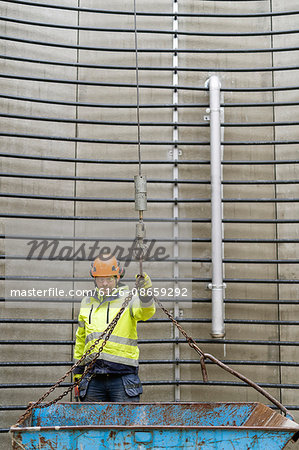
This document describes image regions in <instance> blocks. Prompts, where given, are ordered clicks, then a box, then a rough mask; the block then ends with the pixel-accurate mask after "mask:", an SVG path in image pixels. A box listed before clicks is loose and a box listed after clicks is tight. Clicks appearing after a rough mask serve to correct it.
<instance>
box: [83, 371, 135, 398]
mask: <svg viewBox="0 0 299 450" xmlns="http://www.w3.org/2000/svg"><path fill="white" fill-rule="evenodd" d="M139 398H140V395H136V396H132V397H130V396H129V395H128V394H127V393H126V391H125V388H124V384H123V381H122V376H121V375H114V374H105V375H95V376H93V377H92V378H91V380H90V382H89V385H88V388H87V392H86V395H85V397H84V399H83V400H82V401H83V402H139Z"/></svg>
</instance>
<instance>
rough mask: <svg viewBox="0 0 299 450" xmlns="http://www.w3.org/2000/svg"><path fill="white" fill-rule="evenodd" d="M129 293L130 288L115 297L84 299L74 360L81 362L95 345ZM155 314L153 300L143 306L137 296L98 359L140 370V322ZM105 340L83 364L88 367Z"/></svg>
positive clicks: (118, 291) (120, 289) (117, 292)
mask: <svg viewBox="0 0 299 450" xmlns="http://www.w3.org/2000/svg"><path fill="white" fill-rule="evenodd" d="M128 293H129V288H128V286H124V287H121V288H118V289H117V290H116V292H115V295H114V296H113V297H108V298H107V297H106V298H103V297H101V296H97V295H95V296H94V297H84V298H83V300H82V303H81V308H80V313H79V317H78V330H77V333H76V344H75V349H74V359H75V360H78V359H80V358H81V357H82V355H83V354H84V353H85V352H86V351H87V350H88V349H89V348H90V347H91V346H92V345H93V344H94V342H95V340H96V339H98V338H99V337H100V335H101V333H102V332H103V331H104V330H105V329H106V328H107V325H108V324H109V323H110V322H111V320H112V319H113V318H114V317H115V316H116V314H117V313H118V311H119V310H120V308H121V305H122V304H123V302H124V300H125V298H126V297H127V295H128ZM154 313H155V305H154V302H153V300H150V301H149V302H142V301H141V300H140V299H139V297H138V296H137V295H135V296H133V298H132V300H131V302H130V303H129V305H128V306H127V308H126V309H125V311H124V312H123V313H122V315H121V317H120V319H119V321H118V322H117V325H116V326H115V328H114V330H113V332H112V334H111V336H110V338H109V340H108V341H107V343H106V345H105V347H104V349H103V351H102V352H101V353H100V356H99V359H103V360H105V361H109V362H113V363H118V364H127V365H129V366H134V367H138V358H139V349H138V346H137V322H138V321H139V320H143V321H145V320H148V319H149V318H151V317H152V316H153V315H154ZM102 342H103V340H100V342H99V344H98V345H97V346H96V347H95V349H94V350H92V353H91V354H90V355H88V356H87V357H86V358H85V360H83V362H82V365H86V364H87V363H88V362H89V361H90V360H91V359H92V358H93V356H94V354H95V353H97V351H98V350H99V348H100V346H101V344H102Z"/></svg>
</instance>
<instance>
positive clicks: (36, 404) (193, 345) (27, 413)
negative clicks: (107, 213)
mask: <svg viewBox="0 0 299 450" xmlns="http://www.w3.org/2000/svg"><path fill="white" fill-rule="evenodd" d="M138 281H139V279H137V281H136V287H137V288H138ZM132 297H133V292H132V291H131V292H130V293H129V295H128V296H127V297H126V299H125V300H124V302H123V304H122V306H121V308H120V310H119V312H118V313H117V315H116V316H115V317H114V318H113V320H112V321H111V322H110V323H109V325H108V326H107V328H106V329H105V330H104V331H103V333H102V334H101V336H100V337H99V338H98V339H97V340H96V341H95V342H94V344H93V345H92V346H91V347H90V348H89V349H88V350H87V352H86V353H85V354H84V355H83V356H82V357H81V358H80V359H79V360H78V361H77V362H76V363H75V364H74V365H73V366H72V367H71V368H70V369H69V370H68V371H67V372H66V373H65V374H64V375H63V376H62V377H61V378H60V379H59V380H58V381H57V382H56V383H55V384H54V385H53V386H52V387H51V388H50V389H49V390H48V391H47V392H45V394H44V395H43V396H42V397H41V398H40V399H39V400H37V401H36V402H33V403H31V404H30V406H29V407H28V408H27V409H26V411H25V413H24V414H23V415H22V416H21V417H20V418H19V420H18V421H17V423H16V425H20V424H22V423H23V422H24V421H25V420H26V419H27V417H29V416H30V414H31V412H32V410H33V409H34V408H45V407H47V406H50V405H53V404H54V403H56V402H58V401H59V400H61V399H62V398H63V397H65V396H66V395H67V394H68V393H69V392H70V391H71V390H72V389H73V388H74V387H75V386H78V385H79V383H80V380H77V381H75V382H74V383H72V384H71V386H69V387H68V388H67V389H66V390H65V391H64V392H63V393H62V394H61V395H59V396H58V397H56V398H55V399H54V400H51V401H50V402H48V403H45V404H43V405H41V402H42V401H43V400H44V399H45V398H46V397H48V396H49V395H50V394H51V393H52V392H53V391H54V390H55V389H56V388H57V387H59V386H60V385H61V383H62V382H63V381H64V380H65V379H66V378H67V376H69V375H70V374H71V373H72V371H73V370H74V369H75V368H76V367H77V366H79V365H80V364H81V362H82V361H83V360H85V359H86V357H87V356H88V355H89V354H90V353H91V352H92V350H94V348H95V347H96V346H97V345H98V344H99V342H100V341H101V340H102V339H103V337H104V336H105V338H104V340H103V342H102V344H101V347H100V348H99V350H98V351H97V353H95V354H94V355H93V357H92V360H91V361H90V362H89V363H88V365H87V366H86V367H85V371H84V375H86V374H87V373H89V372H90V371H91V369H92V367H93V365H94V363H95V361H96V359H97V358H98V357H99V355H100V353H101V352H102V351H103V348H104V347H105V345H106V343H107V341H108V340H109V338H110V336H111V334H112V332H113V330H114V328H115V326H116V324H117V322H118V320H119V318H120V316H121V315H122V313H123V312H124V310H125V309H126V307H127V306H128V304H129V302H130V301H131V300H132ZM153 299H154V300H155V302H156V303H157V305H158V306H159V307H160V308H161V309H162V311H163V312H164V313H165V314H166V315H167V317H168V318H169V319H170V321H171V322H172V323H173V324H174V325H175V326H176V327H177V328H178V330H179V331H180V332H181V333H182V335H183V336H184V337H185V339H186V341H187V343H188V345H189V346H190V347H191V348H193V349H194V350H195V351H196V352H197V353H198V354H199V356H200V365H201V371H202V377H203V381H204V382H207V381H208V376H207V370H206V365H205V360H206V359H209V360H210V361H212V362H213V363H215V364H216V365H218V366H219V367H221V368H222V369H224V370H225V371H227V372H229V373H230V374H232V375H234V376H235V377H237V378H239V379H240V380H242V381H244V382H245V383H246V384H248V385H249V386H251V387H253V388H254V389H255V390H257V391H258V392H259V393H260V394H262V395H263V396H264V397H266V398H267V399H268V400H270V401H271V402H272V403H273V404H274V405H276V406H277V407H278V408H279V409H280V410H281V411H282V412H283V413H284V414H285V415H287V414H289V415H290V417H292V416H291V414H290V413H289V412H288V410H287V409H286V408H285V407H284V406H283V405H282V404H281V403H280V402H279V401H278V400H276V399H275V398H274V397H273V396H272V395H271V394H269V393H268V392H267V391H266V390H265V389H263V388H262V387H261V386H259V385H258V384H256V383H255V382H253V381H251V380H250V379H249V378H247V377H245V376H244V375H242V374H241V373H239V372H237V371H236V370H234V369H232V368H231V367H229V366H227V365H226V364H224V363H223V362H221V361H219V360H218V359H217V358H215V357H214V356H213V355H210V354H209V353H204V352H203V351H202V350H201V349H200V348H199V347H198V345H197V344H196V342H195V341H194V339H193V338H192V337H191V336H189V335H188V334H187V332H186V331H185V330H184V329H183V328H182V326H181V325H180V324H179V323H178V321H177V320H176V319H175V318H174V317H173V315H172V314H171V313H170V312H169V311H168V310H167V309H166V308H165V307H164V306H163V304H162V303H161V302H160V300H159V299H158V298H157V297H155V296H153Z"/></svg>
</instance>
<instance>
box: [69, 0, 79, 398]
mask: <svg viewBox="0 0 299 450" xmlns="http://www.w3.org/2000/svg"><path fill="white" fill-rule="evenodd" d="M77 6H78V7H80V0H78V3H77ZM77 25H78V27H79V25H80V11H78V12H77ZM79 33H80V30H79V28H78V29H77V39H76V40H77V46H78V45H79V42H80V39H79ZM79 51H80V50H79V48H77V50H76V61H77V63H79ZM76 79H77V80H79V67H78V66H77V68H76ZM75 99H76V102H78V101H79V85H78V83H77V84H76V94H75ZM75 111H76V119H78V105H76V106H75ZM75 136H76V137H78V123H76V124H75ZM77 156H78V142H75V159H77ZM74 164H75V176H77V162H75V163H74ZM76 196H77V180H74V197H75V198H76ZM73 211H74V217H76V213H77V211H76V200H74V207H73ZM73 236H74V237H76V221H75V220H74V223H73ZM75 245H76V241H75V240H73V247H75ZM73 278H75V261H73ZM74 288H75V280H74V281H73V289H74ZM71 316H72V319H73V320H74V319H75V318H76V317H75V307H74V302H73V303H72V311H71ZM74 330H75V327H74V325H72V340H74V339H75V331H74ZM70 351H71V354H70V358H71V361H72V360H73V347H72V346H71V350H70ZM71 396H72V394H71Z"/></svg>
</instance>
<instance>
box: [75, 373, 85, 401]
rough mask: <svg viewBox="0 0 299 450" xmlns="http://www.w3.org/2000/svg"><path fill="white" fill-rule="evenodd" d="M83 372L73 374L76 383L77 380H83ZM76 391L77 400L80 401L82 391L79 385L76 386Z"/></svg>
mask: <svg viewBox="0 0 299 450" xmlns="http://www.w3.org/2000/svg"><path fill="white" fill-rule="evenodd" d="M82 375H83V374H82V373H77V374H76V375H73V382H74V383H76V382H77V381H78V382H79V380H81V378H82ZM74 393H75V400H76V402H79V401H80V391H79V386H78V385H76V386H75V387H74Z"/></svg>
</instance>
